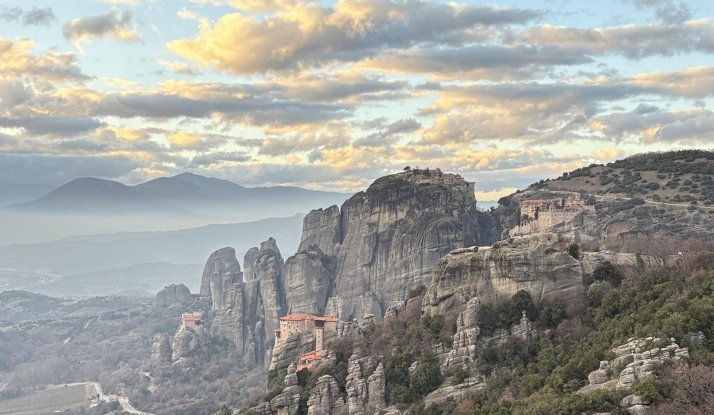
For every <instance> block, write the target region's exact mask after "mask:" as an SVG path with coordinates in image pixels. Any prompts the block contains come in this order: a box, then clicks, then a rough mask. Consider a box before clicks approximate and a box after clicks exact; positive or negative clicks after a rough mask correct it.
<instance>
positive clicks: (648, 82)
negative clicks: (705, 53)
mask: <svg viewBox="0 0 714 415" xmlns="http://www.w3.org/2000/svg"><path fill="white" fill-rule="evenodd" d="M631 82H632V83H634V84H639V85H643V86H646V87H651V88H654V89H661V90H662V91H663V92H665V93H669V94H672V95H675V96H684V97H689V98H704V97H707V96H710V95H712V94H714V68H712V67H709V66H699V67H696V68H688V69H683V70H680V71H675V72H649V73H644V74H639V75H635V76H633V77H632V80H631Z"/></svg>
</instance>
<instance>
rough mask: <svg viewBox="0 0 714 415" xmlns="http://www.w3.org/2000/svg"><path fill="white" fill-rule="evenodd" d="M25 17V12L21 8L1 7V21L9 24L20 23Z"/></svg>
mask: <svg viewBox="0 0 714 415" xmlns="http://www.w3.org/2000/svg"><path fill="white" fill-rule="evenodd" d="M22 15H23V11H22V9H21V8H19V7H4V6H3V7H1V8H0V20H5V21H7V22H19V21H20V18H21V17H22Z"/></svg>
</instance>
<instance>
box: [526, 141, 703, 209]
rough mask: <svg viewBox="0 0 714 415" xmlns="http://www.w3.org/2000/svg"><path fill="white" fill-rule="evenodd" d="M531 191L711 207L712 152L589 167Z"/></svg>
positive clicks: (668, 154)
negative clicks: (606, 196) (563, 192)
mask: <svg viewBox="0 0 714 415" xmlns="http://www.w3.org/2000/svg"><path fill="white" fill-rule="evenodd" d="M530 188H531V189H538V190H551V191H572V192H585V193H591V194H598V195H616V196H629V197H639V198H642V199H645V200H651V201H657V202H666V203H689V204H692V205H705V206H711V205H712V204H714V152H711V151H703V150H686V151H672V152H666V153H646V154H638V155H635V156H632V157H628V158H625V159H622V160H618V161H615V162H613V163H608V164H606V165H602V164H592V165H590V166H588V167H583V168H580V169H577V170H574V171H572V172H569V173H564V174H563V176H561V177H558V178H556V179H554V180H542V181H540V182H538V183H534V184H533V185H531V187H530Z"/></svg>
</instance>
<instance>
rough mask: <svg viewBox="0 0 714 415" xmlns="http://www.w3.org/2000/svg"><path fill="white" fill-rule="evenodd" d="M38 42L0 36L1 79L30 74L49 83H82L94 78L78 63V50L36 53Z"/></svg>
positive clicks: (31, 76)
mask: <svg viewBox="0 0 714 415" xmlns="http://www.w3.org/2000/svg"><path fill="white" fill-rule="evenodd" d="M34 46H35V42H34V41H32V40H31V39H28V38H17V39H15V40H14V41H12V40H10V39H3V38H1V37H0V79H2V78H3V77H5V76H8V77H12V78H16V77H29V78H34V79H41V80H44V81H49V82H67V81H73V82H81V81H84V80H88V79H90V77H89V76H87V75H85V74H83V73H82V71H81V69H80V68H79V66H77V57H76V56H75V54H74V53H60V52H57V51H54V50H50V51H48V52H47V53H46V54H44V55H33V54H32V49H33V47H34Z"/></svg>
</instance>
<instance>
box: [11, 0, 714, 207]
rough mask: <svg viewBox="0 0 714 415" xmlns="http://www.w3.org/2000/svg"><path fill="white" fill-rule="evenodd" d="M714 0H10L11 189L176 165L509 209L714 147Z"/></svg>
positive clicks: (123, 177) (137, 174)
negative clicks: (422, 188) (565, 176)
mask: <svg viewBox="0 0 714 415" xmlns="http://www.w3.org/2000/svg"><path fill="white" fill-rule="evenodd" d="M712 18H714V2H711V1H705V0H702V1H679V0H602V1H597V2H592V1H568V0H531V1H525V0H524V1H521V0H517V1H506V2H501V3H479V2H470V1H469V2H457V1H455V2H438V1H412V0H401V1H391V0H338V1H336V2H335V1H321V2H300V1H298V0H72V1H69V0H63V1H57V0H45V1H42V0H24V1H19V0H0V185H5V184H24V183H48V184H53V185H61V184H63V183H65V182H67V181H69V180H72V179H74V178H77V177H84V176H92V177H99V178H104V179H111V180H117V181H120V182H123V183H126V184H136V183H141V182H144V181H146V180H150V179H153V178H156V177H161V176H169V175H174V174H178V173H182V172H192V173H196V174H202V175H205V176H211V177H219V178H224V179H229V180H232V181H234V182H236V183H239V184H242V185H246V186H274V185H293V186H300V187H305V188H312V189H319V190H334V191H341V192H353V191H357V190H361V189H364V188H365V187H366V186H368V185H369V183H370V182H371V181H372V180H374V179H375V178H377V177H380V176H383V175H385V174H389V173H393V172H395V171H399V170H401V169H403V168H404V167H405V166H411V167H416V166H419V167H421V168H425V167H431V168H435V167H440V168H441V169H442V170H444V171H449V172H459V173H461V174H462V175H463V176H464V177H465V178H466V179H468V180H471V181H475V182H476V191H477V194H476V195H477V199H479V200H496V199H498V198H499V197H501V196H504V195H506V194H509V193H511V192H512V191H514V190H515V189H518V188H523V187H525V186H527V185H529V184H531V183H533V182H535V181H538V180H540V179H543V178H548V177H556V176H559V175H561V174H562V173H563V172H565V171H570V170H572V169H575V168H578V167H581V166H583V165H589V164H591V163H607V162H610V161H613V160H615V159H618V158H622V157H626V156H628V155H632V154H636V153H642V152H650V151H667V150H673V149H686V148H703V149H711V148H712V147H713V145H712V138H711V137H712V133H711V131H712V129H714V112H712V111H713V110H712V103H713V101H712V94H714V58H713V54H714V20H712Z"/></svg>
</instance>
